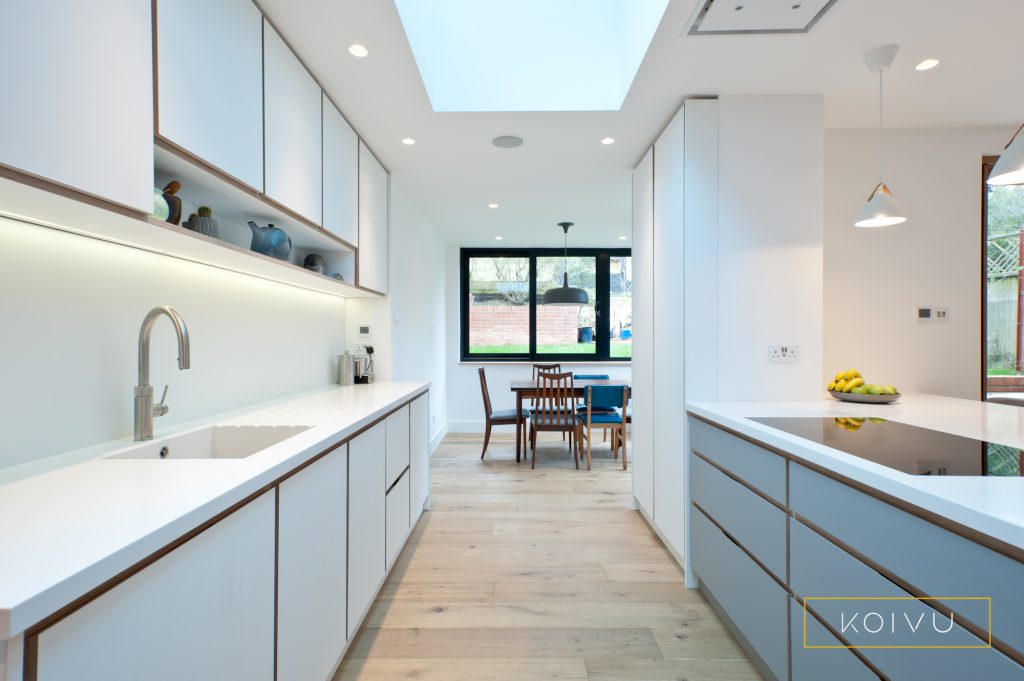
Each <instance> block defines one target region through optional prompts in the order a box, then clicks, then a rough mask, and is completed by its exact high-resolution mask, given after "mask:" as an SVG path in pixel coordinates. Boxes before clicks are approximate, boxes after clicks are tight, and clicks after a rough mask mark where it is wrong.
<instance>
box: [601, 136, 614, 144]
mask: <svg viewBox="0 0 1024 681" xmlns="http://www.w3.org/2000/svg"><path fill="white" fill-rule="evenodd" d="M601 144H615V138H614V137H605V138H604V139H603V140H601Z"/></svg>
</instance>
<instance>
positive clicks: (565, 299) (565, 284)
mask: <svg viewBox="0 0 1024 681" xmlns="http://www.w3.org/2000/svg"><path fill="white" fill-rule="evenodd" d="M558 226H559V227H561V228H562V232H564V234H565V236H564V244H565V245H564V251H563V257H564V260H563V261H562V265H563V268H564V269H563V272H562V285H561V286H559V287H558V288H549V289H548V290H547V291H545V292H544V299H543V300H542V301H541V305H567V306H568V305H574V306H580V305H589V304H590V297H589V296H587V292H586V291H584V290H583V289H581V288H573V287H572V286H569V228H570V227H572V223H571V222H559V223H558Z"/></svg>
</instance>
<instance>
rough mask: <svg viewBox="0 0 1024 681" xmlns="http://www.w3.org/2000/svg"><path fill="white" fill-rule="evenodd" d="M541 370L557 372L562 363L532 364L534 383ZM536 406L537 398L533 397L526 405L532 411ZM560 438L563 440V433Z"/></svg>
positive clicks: (560, 369)
mask: <svg viewBox="0 0 1024 681" xmlns="http://www.w3.org/2000/svg"><path fill="white" fill-rule="evenodd" d="M542 371H544V372H546V373H549V374H558V373H561V371H562V365H561V364H534V365H533V382H534V383H536V382H537V374H539V373H540V372H542ZM536 408H537V398H536V397H534V398H533V399H531V400H530V406H529V407H527V411H529V412H533V410H534V409H536ZM562 440H563V441H564V440H565V433H562Z"/></svg>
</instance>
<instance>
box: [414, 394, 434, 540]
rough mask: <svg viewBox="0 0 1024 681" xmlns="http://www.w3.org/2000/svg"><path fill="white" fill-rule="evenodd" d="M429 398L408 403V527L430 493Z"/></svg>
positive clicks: (415, 519) (421, 396)
mask: <svg viewBox="0 0 1024 681" xmlns="http://www.w3.org/2000/svg"><path fill="white" fill-rule="evenodd" d="M429 473H430V399H429V397H428V396H427V395H420V396H419V397H417V398H416V399H415V400H413V402H412V404H410V405H409V527H410V528H411V527H415V526H416V522H417V521H418V520H419V519H420V515H422V514H423V508H424V507H425V506H426V505H427V496H428V495H429V493H430V475H429Z"/></svg>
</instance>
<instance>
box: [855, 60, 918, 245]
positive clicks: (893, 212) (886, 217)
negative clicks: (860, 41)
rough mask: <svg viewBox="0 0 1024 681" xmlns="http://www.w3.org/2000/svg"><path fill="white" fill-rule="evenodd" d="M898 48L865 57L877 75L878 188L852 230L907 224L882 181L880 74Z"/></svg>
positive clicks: (873, 192)
mask: <svg viewBox="0 0 1024 681" xmlns="http://www.w3.org/2000/svg"><path fill="white" fill-rule="evenodd" d="M899 49H900V48H899V46H898V45H882V46H881V47H876V48H875V49H873V50H871V51H870V52H868V53H867V54H866V55H864V63H865V64H867V66H868V69H869V70H871V71H872V72H873V73H878V148H877V154H878V184H877V185H875V188H874V190H873V191H872V192H871V196H869V197H868V202H867V204H866V205H865V206H864V208H863V209H862V210H861V212H860V215H859V216H857V221H856V222H854V223H853V225H854V226H855V227H891V226H893V225H898V224H900V223H901V222H906V221H907V216H906V215H904V214H903V209H902V208H900V205H899V204H898V203H896V197H895V196H893V195H892V192H891V191H889V187H887V186H886V184H885V182H883V181H882V129H883V127H884V125H883V118H882V111H883V107H882V104H883V102H884V101H885V99H884V92H883V89H882V73H883V72H884V71H885V70H886V69H888V68H889V67H890V66H892V62H893V60H894V59H895V58H896V53H897V52H899Z"/></svg>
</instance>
